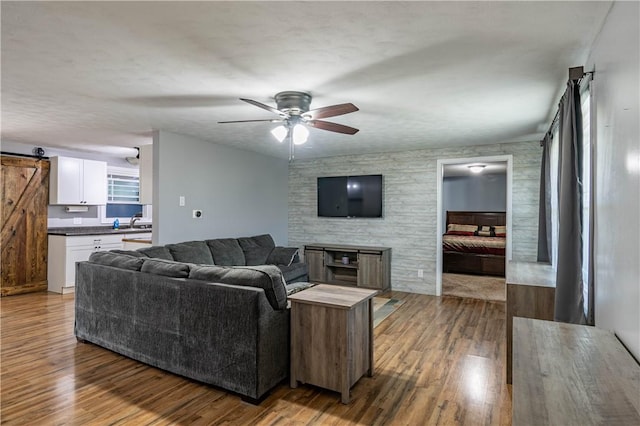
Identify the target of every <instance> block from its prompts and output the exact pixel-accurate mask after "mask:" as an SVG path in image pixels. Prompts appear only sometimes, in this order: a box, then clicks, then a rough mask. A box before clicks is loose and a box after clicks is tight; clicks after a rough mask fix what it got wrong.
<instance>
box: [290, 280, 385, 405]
mask: <svg viewBox="0 0 640 426" xmlns="http://www.w3.org/2000/svg"><path fill="white" fill-rule="evenodd" d="M377 293H378V292H377V290H369V289H362V288H356V287H342V286H336V285H327V284H320V285H317V286H315V287H312V288H309V289H306V290H303V291H301V292H299V293H295V294H293V295H291V296H289V300H291V387H292V388H295V387H297V386H298V382H301V383H309V384H312V385H316V386H320V387H323V388H325V389H329V390H333V391H336V392H340V393H341V394H342V397H341V400H342V403H344V404H348V403H349V390H350V389H351V386H353V385H354V384H355V383H356V382H357V381H358V380H359V379H360V377H362V376H363V375H364V374H365V373H366V374H367V375H368V376H369V377H371V376H372V375H373V296H375V295H376V294H377Z"/></svg>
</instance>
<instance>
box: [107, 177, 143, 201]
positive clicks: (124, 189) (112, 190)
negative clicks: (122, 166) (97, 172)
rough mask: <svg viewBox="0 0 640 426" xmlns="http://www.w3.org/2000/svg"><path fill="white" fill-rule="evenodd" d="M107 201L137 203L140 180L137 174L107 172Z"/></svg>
mask: <svg viewBox="0 0 640 426" xmlns="http://www.w3.org/2000/svg"><path fill="white" fill-rule="evenodd" d="M107 184H108V188H107V201H108V202H109V203H121V204H138V203H139V202H140V180H139V178H138V176H127V175H123V174H112V173H108V174H107Z"/></svg>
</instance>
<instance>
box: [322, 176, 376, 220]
mask: <svg viewBox="0 0 640 426" xmlns="http://www.w3.org/2000/svg"><path fill="white" fill-rule="evenodd" d="M318 216H320V217H382V175H367V176H334V177H319V178H318Z"/></svg>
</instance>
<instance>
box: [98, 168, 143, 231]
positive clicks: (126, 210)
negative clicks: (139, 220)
mask: <svg viewBox="0 0 640 426" xmlns="http://www.w3.org/2000/svg"><path fill="white" fill-rule="evenodd" d="M137 213H143V215H144V216H145V217H146V216H148V214H145V209H144V206H142V205H141V204H140V178H139V172H138V170H137V169H126V168H119V167H109V168H108V169H107V205H106V206H105V207H104V208H103V209H102V210H101V220H102V222H104V223H111V222H113V220H115V219H120V221H125V220H129V218H131V216H133V215H134V214H137ZM147 213H148V212H147Z"/></svg>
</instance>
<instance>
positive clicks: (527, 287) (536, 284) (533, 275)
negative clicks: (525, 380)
mask: <svg viewBox="0 0 640 426" xmlns="http://www.w3.org/2000/svg"><path fill="white" fill-rule="evenodd" d="M555 297H556V274H555V271H554V270H553V268H552V267H551V265H549V264H546V263H534V262H513V261H512V262H509V263H508V264H507V302H506V304H507V327H506V328H507V383H511V376H512V374H511V371H512V365H511V364H512V358H511V356H512V355H511V353H512V345H513V318H514V317H524V318H535V319H542V320H549V321H553V317H554V306H555Z"/></svg>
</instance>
